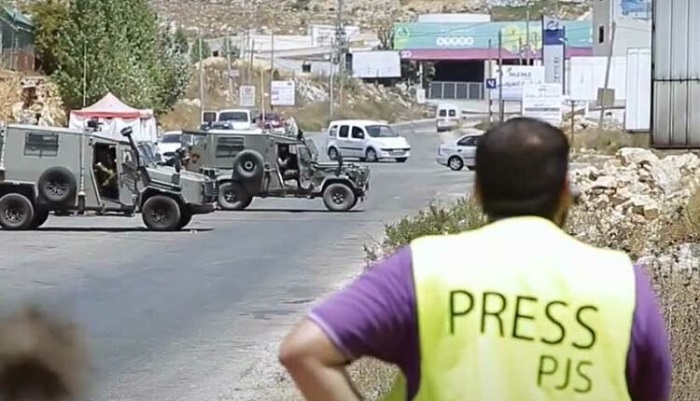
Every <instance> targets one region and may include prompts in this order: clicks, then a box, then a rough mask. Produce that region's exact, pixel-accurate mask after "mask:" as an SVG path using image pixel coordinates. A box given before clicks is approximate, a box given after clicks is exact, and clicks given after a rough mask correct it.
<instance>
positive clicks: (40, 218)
mask: <svg viewBox="0 0 700 401" xmlns="http://www.w3.org/2000/svg"><path fill="white" fill-rule="evenodd" d="M48 219H49V211H48V210H35V211H34V219H32V224H31V226H30V228H31V229H32V230H34V229H37V228H39V227H41V226H43V225H44V223H46V220H48Z"/></svg>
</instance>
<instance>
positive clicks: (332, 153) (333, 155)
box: [328, 148, 338, 161]
mask: <svg viewBox="0 0 700 401" xmlns="http://www.w3.org/2000/svg"><path fill="white" fill-rule="evenodd" d="M328 159H330V160H331V161H336V160H338V150H337V149H336V148H330V149H328Z"/></svg>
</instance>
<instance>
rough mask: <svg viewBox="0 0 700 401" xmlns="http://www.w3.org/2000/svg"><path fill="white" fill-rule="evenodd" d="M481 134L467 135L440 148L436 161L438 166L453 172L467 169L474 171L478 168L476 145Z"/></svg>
mask: <svg viewBox="0 0 700 401" xmlns="http://www.w3.org/2000/svg"><path fill="white" fill-rule="evenodd" d="M480 136H481V134H467V135H463V136H461V137H459V138H457V139H455V140H452V141H450V142H447V143H444V144H442V145H440V147H438V151H437V157H436V160H437V162H438V164H440V165H443V166H447V167H449V168H450V169H451V170H454V171H459V170H461V169H463V168H464V167H466V168H467V169H469V170H474V167H475V166H476V144H477V141H478V140H479V137H480Z"/></svg>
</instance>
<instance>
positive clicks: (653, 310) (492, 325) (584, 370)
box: [280, 118, 671, 401]
mask: <svg viewBox="0 0 700 401" xmlns="http://www.w3.org/2000/svg"><path fill="white" fill-rule="evenodd" d="M568 163H569V144H568V141H567V139H566V137H565V135H564V134H563V133H562V132H561V130H559V129H557V128H555V127H553V126H551V125H549V124H547V123H544V122H540V121H538V120H533V119H528V118H515V119H511V120H509V121H508V122H506V123H504V124H501V125H499V126H498V127H496V128H493V129H492V130H490V131H489V132H487V133H486V134H484V135H483V137H482V138H480V140H479V144H478V147H477V152H476V179H475V192H474V193H475V195H476V197H477V199H478V200H479V201H480V203H481V205H482V207H483V210H484V212H485V213H486V215H487V216H488V217H489V219H490V222H489V224H487V225H486V226H484V227H483V228H480V229H476V230H472V231H469V232H464V233H461V234H456V235H449V236H429V237H424V238H420V239H418V240H416V241H413V242H412V243H411V244H410V245H409V246H406V247H405V248H403V249H400V250H399V251H398V252H396V253H395V254H394V255H392V256H391V257H389V258H388V259H386V260H385V261H383V262H381V263H379V264H377V265H376V266H374V267H373V268H372V269H371V271H369V272H368V273H367V274H365V275H363V276H361V277H360V278H358V279H357V280H356V281H355V282H354V283H352V284H351V285H350V286H349V287H347V288H345V289H344V290H342V291H341V292H339V293H338V294H336V295H334V296H333V297H331V298H330V299H329V300H327V301H325V302H324V303H322V304H321V305H320V306H318V307H316V308H315V309H314V310H313V311H312V312H311V313H310V314H309V316H308V317H307V318H306V319H304V320H303V321H302V322H300V323H299V324H298V325H297V326H296V327H295V328H294V329H293V330H292V332H291V333H290V334H289V335H288V336H287V337H286V338H285V340H284V342H283V343H282V346H281V348H280V360H281V362H282V364H283V365H284V366H285V367H286V368H287V370H288V371H289V373H290V374H291V376H292V378H293V379H294V381H295V383H296V385H297V387H298V388H299V389H300V390H301V392H302V393H303V394H304V396H305V397H306V399H307V400H309V401H341V400H342V401H351V400H352V401H356V400H361V399H362V398H361V396H360V395H359V394H358V392H357V390H356V389H355V388H354V387H353V385H352V383H351V382H350V380H349V379H348V376H347V374H346V371H345V367H346V366H347V364H349V363H350V362H352V361H354V360H356V359H358V358H361V357H363V356H371V357H375V358H378V359H380V360H383V361H386V362H389V363H392V364H394V365H396V366H398V367H399V368H400V371H401V373H402V374H401V375H400V377H399V379H398V380H397V381H396V383H394V388H393V391H392V392H391V394H390V395H389V396H388V399H391V400H392V401H393V400H395V401H409V400H420V401H447V400H449V401H461V400H464V401H467V400H468V401H555V400H557V401H559V400H561V401H565V400H566V401H668V400H669V393H670V378H671V358H670V352H669V344H668V336H667V333H666V329H665V327H664V322H663V318H662V316H661V314H660V312H659V308H658V305H657V301H656V298H655V295H654V293H653V291H652V289H651V286H650V283H649V280H648V278H647V277H646V276H645V274H644V272H643V270H642V268H641V267H639V266H636V265H633V264H632V263H631V261H630V259H629V257H628V256H627V255H625V254H624V253H622V252H617V251H613V250H607V249H600V248H595V247H593V246H590V245H587V244H584V243H582V242H579V241H577V240H576V239H574V238H573V237H571V236H569V235H567V234H566V233H565V232H564V231H563V230H562V229H561V227H563V226H564V224H565V221H566V216H567V211H568V208H569V204H570V200H571V194H570V191H569V184H568V179H567V177H568Z"/></svg>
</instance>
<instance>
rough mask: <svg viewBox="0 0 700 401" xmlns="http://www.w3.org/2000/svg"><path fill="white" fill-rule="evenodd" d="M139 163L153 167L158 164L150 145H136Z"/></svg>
mask: <svg viewBox="0 0 700 401" xmlns="http://www.w3.org/2000/svg"><path fill="white" fill-rule="evenodd" d="M137 147H138V150H139V157H140V158H141V163H143V164H144V165H145V166H153V165H155V164H156V163H157V162H158V159H157V158H156V153H155V151H154V149H153V144H152V143H146V142H141V143H139V144H138V145H137Z"/></svg>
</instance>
